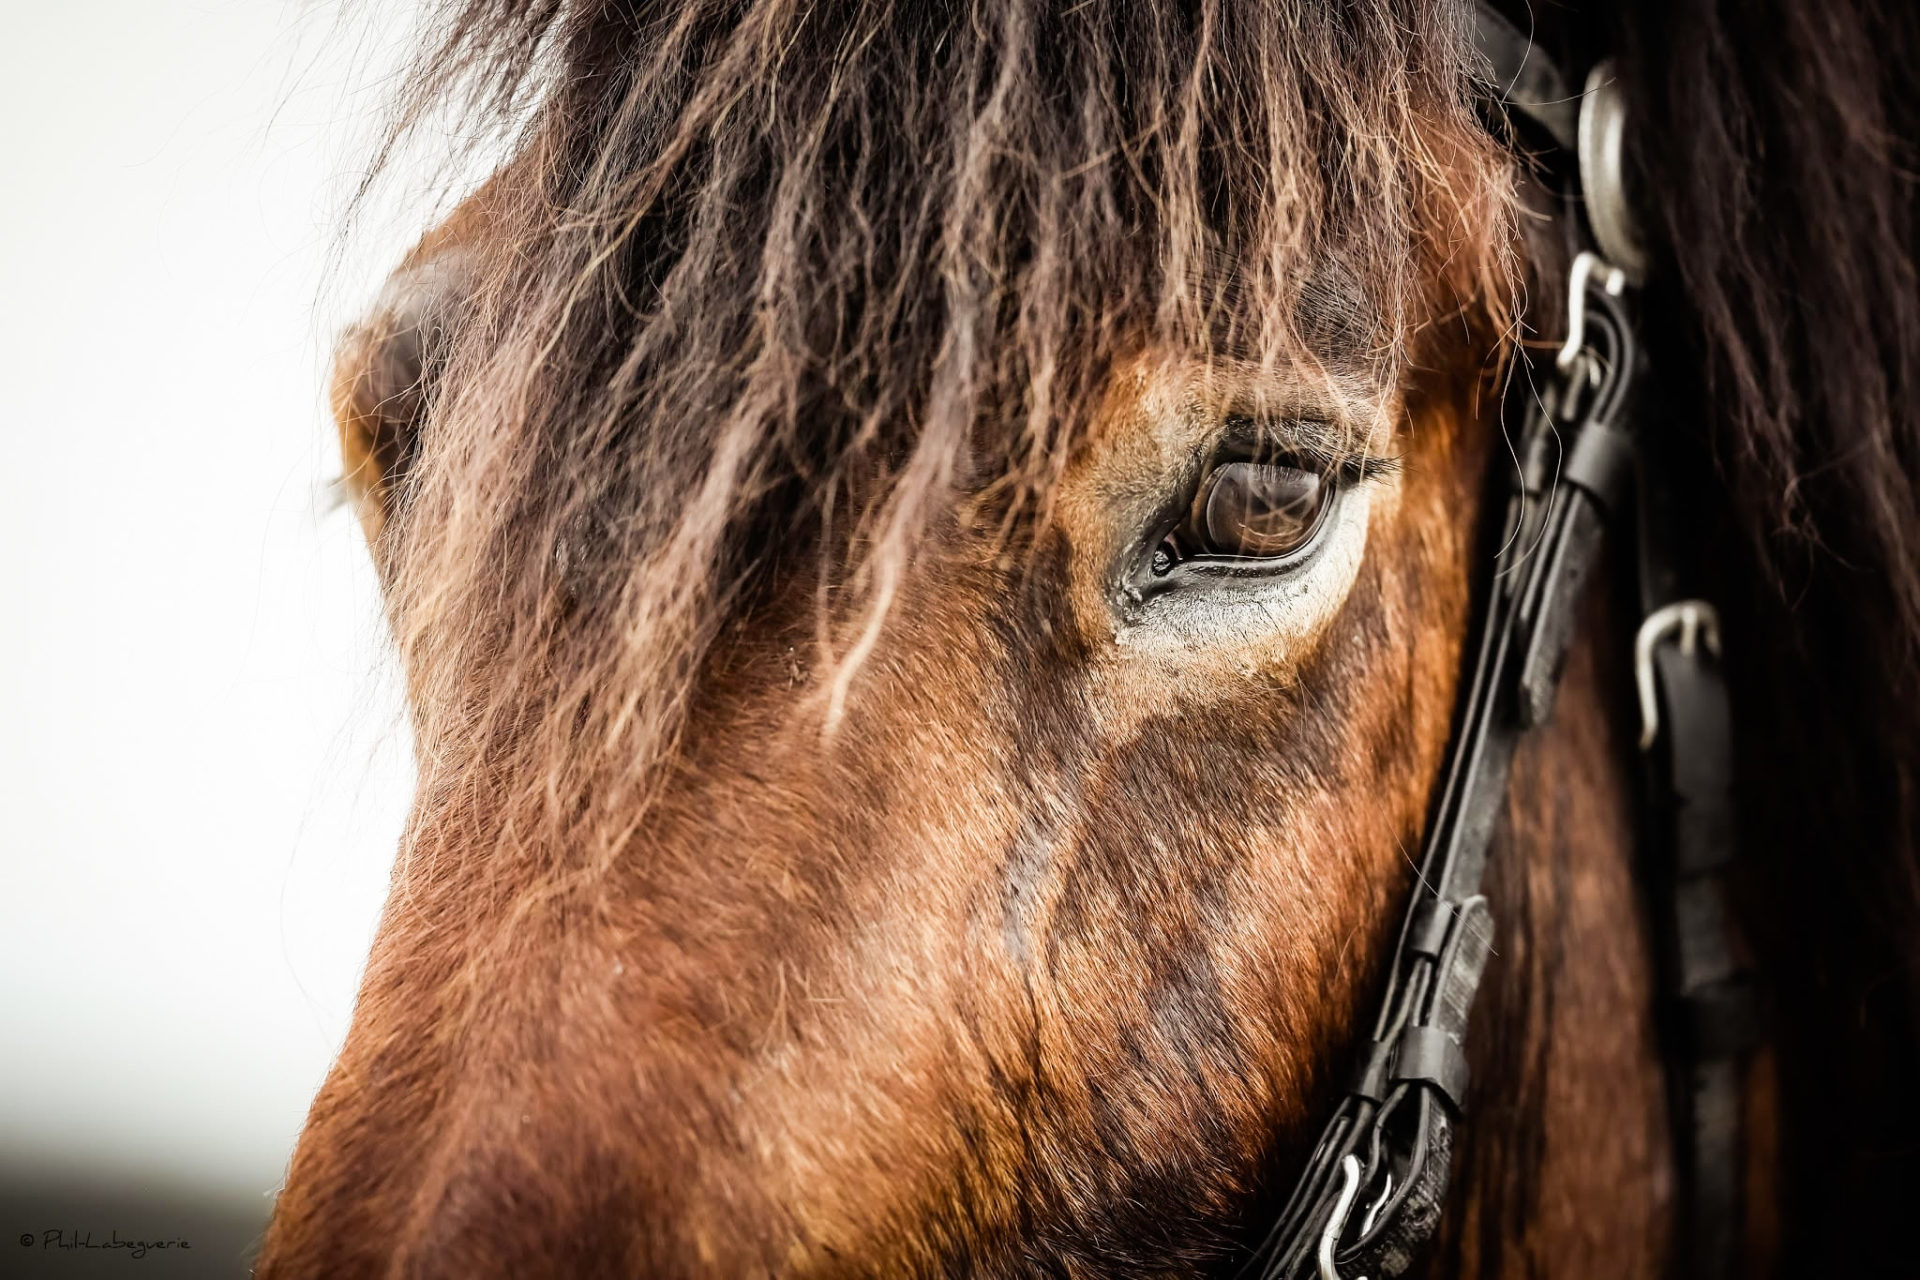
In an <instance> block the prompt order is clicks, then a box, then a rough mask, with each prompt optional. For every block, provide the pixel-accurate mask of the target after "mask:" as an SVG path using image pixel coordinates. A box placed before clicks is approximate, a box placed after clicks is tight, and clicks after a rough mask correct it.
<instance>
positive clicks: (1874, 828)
mask: <svg viewBox="0 0 1920 1280" xmlns="http://www.w3.org/2000/svg"><path fill="white" fill-rule="evenodd" d="M1732 12H1734V11H1733V10H1730V9H1728V8H1726V7H1724V6H1716V5H1711V4H1705V3H1695V2H1693V0H1686V2H1682V3H1664V2H1663V3H1647V4H1636V5H1632V6H1628V7H1627V9H1626V15H1625V16H1626V19H1627V20H1626V21H1625V22H1624V24H1623V29H1622V31H1621V33H1620V39H1621V41H1622V43H1621V45H1620V46H1619V47H1620V48H1621V51H1622V66H1623V71H1624V74H1625V78H1626V82H1627V84H1628V86H1629V89H1630V92H1631V94H1632V96H1633V99H1634V102H1635V109H1636V110H1637V112H1638V113H1639V115H1638V119H1640V120H1643V121H1644V122H1645V124H1644V125H1643V126H1641V129H1642V132H1641V134H1640V135H1639V136H1641V137H1643V138H1645V139H1646V144H1645V146H1644V147H1643V148H1642V149H1641V150H1640V152H1639V154H1640V156H1641V161H1642V164H1643V166H1644V182H1643V185H1642V190H1644V191H1645V192H1647V193H1648V196H1647V199H1646V201H1645V204H1646V209H1645V216H1646V217H1647V219H1648V220H1649V222H1650V223H1651V224H1652V225H1653V226H1654V227H1656V228H1657V229H1658V234H1657V235H1656V236H1655V247H1656V250H1657V253H1658V255H1659V262H1660V268H1659V270H1658V273H1657V280H1658V284H1657V287H1656V292H1655V294H1654V297H1653V299H1652V300H1651V301H1650V305H1649V307H1648V309H1647V310H1648V315H1649V318H1650V322H1651V325H1652V329H1653V331H1652V334H1651V338H1650V340H1651V342H1652V344H1653V346H1654V349H1655V350H1656V351H1658V352H1660V353H1661V356H1660V365H1661V372H1662V374H1663V375H1664V377H1665V381H1666V384H1667V392H1668V394H1669V395H1670V396H1671V399H1672V402H1671V408H1670V417H1669V418H1668V419H1667V420H1666V422H1665V423H1664V424H1663V429H1666V430H1671V431H1676V432H1684V433H1687V435H1688V436H1689V437H1690V438H1691V439H1692V440H1694V441H1695V442H1697V447H1698V448H1699V450H1700V452H1701V454H1702V457H1701V466H1700V470H1699V472H1698V479H1697V481H1696V483H1695V489H1696V492H1697V493H1698V494H1699V497H1700V507H1701V510H1700V522H1699V537H1700V539H1701V545H1702V547H1703V548H1704V547H1711V548H1712V550H1711V551H1709V552H1707V554H1708V555H1710V556H1711V557H1712V563H1713V564H1714V565H1715V566H1716V567H1717V569H1718V574H1719V577H1720V579H1721V581H1722V582H1723V583H1724V591H1725V594H1726V597H1727V600H1728V603H1729V604H1730V605H1733V606H1735V607H1736V608H1737V610H1738V617H1737V621H1736V622H1735V624H1734V626H1733V629H1732V631H1731V634H1730V637H1729V645H1730V653H1731V655H1732V660H1733V663H1734V669H1735V671H1736V673H1737V679H1738V686H1737V689H1736V694H1735V696H1736V701H1735V704H1734V705H1735V723H1736V727H1737V730H1738V733H1739V737H1740V743H1741V749H1742V754H1743V759H1742V761H1741V763H1742V765H1743V766H1744V782H1743V786H1742V788H1741V793H1740V794H1741V816H1742V818H1743V820H1744V821H1745V827H1744V830H1743V837H1744V839H1745V840H1746V841H1747V843H1748V845H1749V847H1751V848H1752V849H1753V850H1754V856H1755V857H1756V858H1758V859H1760V860H1762V862H1763V869H1762V870H1761V871H1760V872H1759V874H1758V875H1756V877H1755V883H1754V884H1753V885H1752V886H1751V889H1752V896H1753V899H1754V902H1755V909H1756V914H1757V916H1758V917H1759V918H1761V919H1763V920H1765V921H1766V937H1765V938H1764V940H1763V947H1764V949H1765V951H1766V953H1767V967H1768V971H1769V973H1770V975H1771V978H1772V981H1773V983H1774V984H1775V986H1776V990H1777V995H1778V998H1779V1012H1780V1017H1781V1034H1780V1037H1779V1039H1780V1044H1781V1046H1782V1052H1783V1054H1784V1069H1785V1084H1786V1087H1787V1089H1788V1091H1789V1096H1790V1100H1791V1104H1792V1105H1791V1106H1790V1109H1789V1114H1790V1115H1791V1116H1792V1117H1794V1119H1793V1120H1792V1121H1791V1122H1790V1126H1789V1129H1788V1134H1787V1139H1788V1144H1787V1147H1786V1153H1785V1154H1786V1168H1787V1170H1788V1176H1789V1178H1790V1180H1791V1181H1792V1184H1793V1186H1794V1188H1795V1190H1796V1193H1797V1196H1798V1198H1799V1199H1800V1201H1801V1203H1802V1208H1803V1210H1804V1216H1803V1217H1802V1219H1801V1226H1802V1227H1803V1228H1804V1229H1806V1230H1807V1231H1808V1232H1809V1233H1810V1234H1809V1235H1808V1237H1807V1238H1806V1240H1805V1243H1807V1244H1808V1245H1810V1246H1811V1247H1814V1248H1816V1249H1817V1250H1819V1253H1818V1254H1817V1255H1816V1256H1818V1257H1819V1258H1820V1261H1819V1263H1818V1266H1817V1268H1816V1269H1818V1270H1822V1271H1825V1270H1832V1271H1834V1272H1836V1273H1837V1272H1840V1271H1844V1270H1846V1269H1847V1265H1848V1264H1847V1263H1846V1262H1845V1261H1843V1260H1842V1259H1843V1258H1844V1257H1845V1253H1844V1250H1845V1249H1847V1248H1849V1247H1854V1246H1858V1247H1859V1248H1860V1250H1861V1254H1860V1257H1861V1264H1860V1265H1861V1266H1862V1267H1864V1268H1865V1269H1866V1270H1873V1269H1874V1268H1875V1266H1876V1265H1886V1263H1887V1260H1888V1259H1890V1258H1894V1257H1899V1256H1902V1251H1910V1249H1911V1240H1910V1238H1908V1236H1907V1235H1906V1233H1905V1232H1904V1230H1903V1228H1902V1227H1901V1226H1900V1225H1899V1224H1900V1222H1901V1219H1902V1214H1903V1213H1904V1212H1905V1211H1904V1210H1903V1209H1901V1208H1900V1207H1899V1205H1901V1204H1904V1203H1905V1201H1906V1198H1907V1196H1908V1194H1909V1192H1910V1189H1911V1186H1912V1177H1911V1167H1910V1164H1909V1163H1908V1162H1909V1161H1910V1159H1911V1156H1912V1153H1913V1152H1914V1151H1915V1150H1916V1149H1920V1108H1917V1107H1916V1101H1915V1099H1916V1097H1917V1096H1920V1095H1916V1093H1915V1091H1914V1090H1913V1088H1912V1083H1911V1082H1912V1081H1913V1079H1914V1075H1915V1072H1916V1070H1920V1043H1917V1042H1916V1037H1915V1029H1916V1025H1920V1024H1917V1023H1916V1018H1917V1017H1920V271H1917V268H1916V264H1920V203H1916V189H1915V176H1914V175H1915V174H1916V172H1920V149H1917V148H1916V142H1917V141H1920V94H1916V92H1915V83H1914V79H1913V75H1912V68H1913V66H1914V65H1915V62H1914V59H1915V58H1916V57H1920V11H1916V10H1915V9H1914V7H1913V6H1911V5H1904V4H1897V3H1876V2H1875V0H1841V2H1836V3H1830V2H1828V0H1773V2H1771V3H1765V4H1759V5H1742V6H1739V7H1738V15H1739V16H1738V19H1737V21H1736V20H1732V19H1729V17H1728V16H1727V15H1728V14H1730V13H1732ZM1814 1224H1819V1225H1814ZM1836 1249H1838V1250H1840V1252H1834V1250H1836ZM1807 1265H1809V1266H1811V1265H1813V1264H1812V1263H1808V1264H1807Z"/></svg>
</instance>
